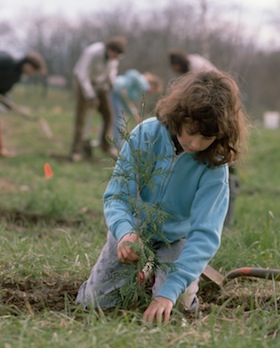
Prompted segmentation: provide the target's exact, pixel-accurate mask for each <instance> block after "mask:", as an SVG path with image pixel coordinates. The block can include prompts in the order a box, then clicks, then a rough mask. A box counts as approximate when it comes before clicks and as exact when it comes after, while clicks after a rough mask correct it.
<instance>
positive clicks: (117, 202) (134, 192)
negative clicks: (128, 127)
mask: <svg viewBox="0 0 280 348" xmlns="http://www.w3.org/2000/svg"><path fill="white" fill-rule="evenodd" d="M140 144H141V150H140V151H139V148H140ZM148 153H149V146H147V143H146V142H145V141H143V134H142V125H141V124H140V125H138V126H137V127H136V128H135V129H134V131H133V132H132V133H131V135H130V138H129V140H128V141H126V142H125V144H124V145H123V147H122V150H121V152H120V155H119V158H118V160H117V163H116V166H115V168H114V171H113V175H112V178H111V180H110V181H109V184H108V186H107V188H106V190H105V193H104V214H105V219H106V223H107V226H108V228H109V230H110V231H111V232H112V234H113V235H114V237H115V238H116V239H117V240H118V241H119V240H120V239H121V238H122V237H123V236H124V235H125V234H127V233H130V232H133V231H135V230H136V226H137V223H138V221H137V215H136V211H137V207H136V206H135V204H137V203H136V200H137V199H139V190H140V188H139V186H140V185H141V183H140V180H141V178H139V177H140V176H139V175H137V173H139V169H137V168H136V167H137V165H139V163H145V156H147V155H148ZM139 154H141V155H140V156H141V158H138V156H139ZM137 163H138V164H137Z"/></svg>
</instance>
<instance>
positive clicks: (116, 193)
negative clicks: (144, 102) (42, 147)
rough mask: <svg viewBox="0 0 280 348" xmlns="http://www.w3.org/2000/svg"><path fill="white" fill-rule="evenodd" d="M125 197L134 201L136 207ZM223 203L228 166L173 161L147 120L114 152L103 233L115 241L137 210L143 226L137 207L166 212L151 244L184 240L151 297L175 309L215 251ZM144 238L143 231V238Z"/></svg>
mask: <svg viewBox="0 0 280 348" xmlns="http://www.w3.org/2000/svg"><path fill="white" fill-rule="evenodd" d="M138 155H139V157H140V158H139V160H135V156H138ZM137 163H140V165H139V169H138V170H135V164H136V165H137ZM143 168H145V170H143ZM137 172H138V173H137ZM148 173H149V174H148ZM151 182H152V184H151V185H149V184H150V183H151ZM137 183H139V184H137ZM131 197H137V200H138V204H137V203H135V200H131ZM228 202H229V186H228V166H227V165H222V166H220V167H215V168H209V167H208V166H207V165H206V164H203V163H200V162H198V161H197V160H196V159H195V155H194V154H189V153H187V152H183V153H181V154H180V155H178V156H177V155H176V153H175V149H174V143H173V141H172V138H171V135H170V133H169V131H168V130H167V129H166V127H165V126H163V125H162V124H161V123H160V122H159V121H158V120H157V118H155V117H152V118H149V119H147V120H145V121H144V122H143V123H142V124H140V125H138V126H137V127H136V128H135V129H134V130H133V131H132V133H131V136H130V140H129V141H127V142H125V144H124V146H123V148H122V150H121V152H120V156H119V159H118V161H117V163H116V166H115V169H114V173H113V176H112V178H111V180H110V182H109V184H108V186H107V189H106V191H105V193H104V214H105V218H106V223H107V225H108V228H109V230H110V231H111V232H112V234H113V235H114V237H115V238H116V239H117V241H120V240H121V238H122V237H123V236H124V235H125V234H128V233H131V232H133V231H135V229H136V228H135V226H137V224H139V214H138V213H137V207H138V210H139V209H140V210H141V214H140V223H141V224H142V226H146V225H145V219H146V218H147V214H148V213H147V211H146V212H145V205H144V204H143V203H145V204H146V205H147V204H149V205H150V206H151V207H159V209H160V210H159V211H164V212H166V214H167V215H166V216H165V217H164V219H163V221H162V219H159V222H158V225H159V227H160V230H161V233H159V234H155V235H153V236H151V239H152V240H153V241H157V240H158V241H162V240H167V241H168V242H170V243H172V242H174V241H177V240H179V239H182V238H186V242H185V244H184V247H183V249H182V251H181V254H180V256H179V257H178V259H177V260H176V261H174V262H173V265H174V267H171V269H170V271H169V273H168V275H167V278H166V281H165V283H164V284H163V285H162V287H161V289H160V291H159V292H158V294H157V296H163V297H165V298H168V299H170V300H171V301H173V303H175V302H176V300H177V298H178V296H179V295H180V294H181V293H183V292H184V291H185V290H186V288H187V287H188V286H189V285H190V284H191V282H192V281H194V280H195V279H197V278H198V277H199V276H200V275H201V273H202V272H203V271H204V269H205V267H206V266H207V264H208V262H209V261H210V260H211V258H212V257H213V256H214V254H215V253H216V251H217V250H218V248H219V246H220V241H221V233H222V227H223V222H224V219H225V216H226V212H227V208H228ZM150 220H151V219H150ZM150 222H151V221H150ZM154 222H155V223H157V220H156V214H155V219H154ZM151 230H152V229H151ZM149 232H150V231H149V227H148V226H146V229H145V230H143V235H146V236H147V235H149ZM150 233H151V232H150Z"/></svg>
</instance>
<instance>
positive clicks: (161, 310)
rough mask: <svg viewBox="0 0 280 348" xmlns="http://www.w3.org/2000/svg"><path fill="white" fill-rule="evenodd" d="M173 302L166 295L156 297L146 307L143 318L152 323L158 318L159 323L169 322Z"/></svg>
mask: <svg viewBox="0 0 280 348" xmlns="http://www.w3.org/2000/svg"><path fill="white" fill-rule="evenodd" d="M173 305H174V304H173V302H172V301H171V300H169V299H168V298H165V297H160V296H159V297H156V298H155V299H154V300H153V301H152V302H151V303H150V305H149V307H148V308H147V309H146V311H145V313H144V316H143V320H144V321H146V322H147V323H148V324H152V323H153V321H154V320H156V322H157V324H158V325H160V324H162V323H164V324H166V323H168V321H169V319H170V315H171V311H172V308H173Z"/></svg>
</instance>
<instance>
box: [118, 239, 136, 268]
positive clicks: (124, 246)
mask: <svg viewBox="0 0 280 348" xmlns="http://www.w3.org/2000/svg"><path fill="white" fill-rule="evenodd" d="M131 243H142V242H141V239H140V238H139V237H138V235H137V234H136V233H129V234H126V235H125V236H123V238H122V239H121V240H120V241H119V244H118V248H117V252H118V258H119V259H120V260H121V262H123V263H130V262H136V261H138V259H139V255H138V254H136V253H135V252H134V251H133V250H132V248H131Z"/></svg>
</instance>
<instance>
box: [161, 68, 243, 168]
mask: <svg viewBox="0 0 280 348" xmlns="http://www.w3.org/2000/svg"><path fill="white" fill-rule="evenodd" d="M155 111H156V115H157V118H158V120H159V121H160V122H161V123H162V124H163V125H165V126H166V127H167V128H168V129H169V131H170V133H171V135H172V136H176V135H180V134H181V131H182V126H183V125H184V124H188V125H191V132H192V134H195V133H200V134H202V135H204V136H207V137H211V136H216V140H215V141H214V142H213V144H211V145H210V146H209V147H208V148H207V149H206V150H204V151H201V152H198V153H197V154H196V158H197V160H199V161H200V162H203V163H207V164H208V165H209V166H210V167H215V166H220V165H222V164H225V163H231V162H234V161H236V160H237V159H238V158H239V157H240V155H241V153H243V150H244V149H245V145H246V138H247V133H248V119H247V116H246V113H245V110H244V108H243V105H242V102H241V98H240V90H239V87H238V85H237V83H236V82H235V80H234V79H233V77H232V76H230V75H229V74H227V73H224V72H222V71H218V70H212V71H203V72H198V73H188V74H185V75H183V76H181V77H179V78H177V79H176V80H174V81H173V83H171V85H170V86H169V88H168V89H167V92H166V94H165V96H163V97H162V98H161V99H160V100H159V101H158V103H157V105H156V109H155Z"/></svg>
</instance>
